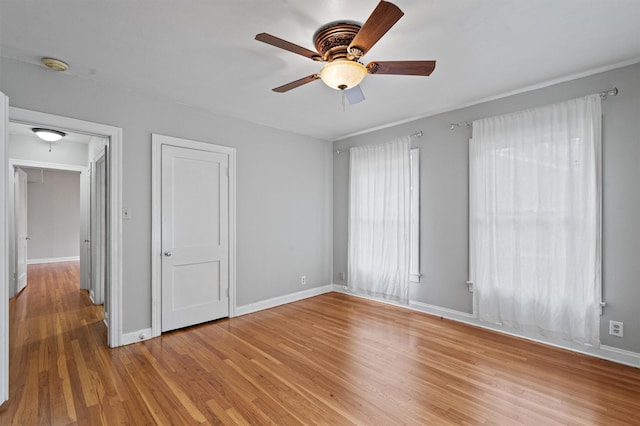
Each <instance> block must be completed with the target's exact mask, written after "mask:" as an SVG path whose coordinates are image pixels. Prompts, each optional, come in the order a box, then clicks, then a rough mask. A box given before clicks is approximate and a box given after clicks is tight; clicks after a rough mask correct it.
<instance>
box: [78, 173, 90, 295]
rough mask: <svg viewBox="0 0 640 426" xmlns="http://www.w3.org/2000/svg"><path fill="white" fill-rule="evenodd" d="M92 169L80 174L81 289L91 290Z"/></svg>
mask: <svg viewBox="0 0 640 426" xmlns="http://www.w3.org/2000/svg"><path fill="white" fill-rule="evenodd" d="M90 200H91V168H87V169H86V170H84V171H82V172H81V173H80V289H81V290H89V289H90V288H91V229H90V223H91V221H90V218H89V215H90V210H91V209H90V207H89V202H90Z"/></svg>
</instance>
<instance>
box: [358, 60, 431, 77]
mask: <svg viewBox="0 0 640 426" xmlns="http://www.w3.org/2000/svg"><path fill="white" fill-rule="evenodd" d="M435 68H436V61H383V62H369V63H368V64H367V71H368V72H369V74H397V75H425V76H427V75H431V73H432V72H433V70H434V69H435Z"/></svg>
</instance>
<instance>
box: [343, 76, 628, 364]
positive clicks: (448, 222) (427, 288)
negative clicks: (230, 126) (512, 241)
mask: <svg viewBox="0 0 640 426" xmlns="http://www.w3.org/2000/svg"><path fill="white" fill-rule="evenodd" d="M613 87H617V88H618V89H619V90H620V94H619V95H618V96H617V97H613V98H609V99H608V100H606V101H605V102H604V103H603V279H602V282H603V289H604V290H603V291H604V300H605V301H606V302H607V307H606V308H605V310H604V315H603V316H602V318H601V320H602V322H601V331H600V333H601V341H602V343H603V344H604V345H608V346H613V347H616V348H621V349H625V350H630V351H633V352H640V313H639V311H638V309H637V304H638V303H640V223H639V220H640V189H639V187H638V185H639V184H640V64H635V65H632V66H628V67H624V68H620V69H617V70H612V71H608V72H604V73H601V74H597V75H593V76H590V77H585V78H581V79H577V80H573V81H569V82H565V83H561V84H557V85H554V86H550V87H546V88H542V89H539V90H535V91H531V92H527V93H522V94H519V95H515V96H510V97H508V98H504V99H500V100H496V101H491V102H486V103H482V104H479V105H475V106H472V107H468V108H463V109H459V110H456V111H451V112H448V113H445V114H440V115H436V116H432V117H429V118H425V119H421V120H417V121H413V122H410V123H406V124H403V125H399V126H395V127H391V128H387V129H384V130H380V131H377V132H373V133H370V134H366V135H360V136H356V137H352V138H349V139H345V140H342V141H338V142H335V143H334V149H344V148H347V147H351V146H357V145H363V144H375V143H383V142H387V141H389V140H391V139H394V138H396V137H399V136H403V135H407V134H410V133H413V132H415V131H418V130H422V131H423V132H424V136H423V137H422V138H414V140H413V142H412V146H413V147H419V148H420V166H421V167H420V174H421V176H420V177H421V182H420V184H421V194H420V196H421V201H420V202H421V217H420V225H421V232H420V241H421V253H420V265H421V272H422V274H423V277H422V282H421V283H419V284H412V285H411V292H410V297H411V299H412V300H415V301H419V302H422V303H426V304H430V305H435V306H439V307H443V308H448V309H454V310H457V311H462V312H467V313H472V295H471V294H470V293H469V292H468V291H467V287H466V284H465V281H466V280H467V272H468V237H469V236H468V196H469V192H468V178H469V174H468V140H469V138H470V137H471V129H469V128H466V127H460V128H457V129H455V130H450V129H449V123H456V122H462V121H469V120H474V119H478V118H484V117H490V116H494V115H498V114H503V113H508V112H513V111H518V110H522V109H526V108H533V107H537V106H542V105H547V104H551V103H554V102H559V101H563V100H567V99H572V98H577V97H580V96H585V95H588V94H591V93H596V92H600V91H603V90H607V89H611V88H613ZM333 189H334V199H333V203H334V205H333V223H334V228H333V229H334V246H333V250H334V252H333V253H334V258H333V262H334V270H333V274H334V275H333V282H334V283H340V281H339V279H338V273H339V272H346V270H347V254H346V253H347V251H346V250H347V189H348V153H342V154H340V155H337V154H335V153H334V180H333ZM609 320H617V321H623V322H624V325H625V328H624V337H623V338H619V337H613V336H609V333H608V324H609Z"/></svg>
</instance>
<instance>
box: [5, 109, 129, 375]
mask: <svg viewBox="0 0 640 426" xmlns="http://www.w3.org/2000/svg"><path fill="white" fill-rule="evenodd" d="M9 121H12V122H16V123H22V124H27V125H32V126H39V127H53V128H56V129H61V130H67V131H69V132H73V133H82V134H85V135H91V136H99V137H103V138H109V147H110V157H111V161H110V162H109V173H110V175H111V186H110V188H109V191H110V193H109V200H110V210H109V212H110V215H109V217H110V219H109V220H110V223H109V229H110V236H109V238H110V240H109V242H110V244H109V250H110V251H109V257H110V264H109V268H110V270H109V276H110V277H111V282H110V291H109V300H107V301H106V303H108V304H109V329H108V333H107V336H108V344H109V346H110V347H112V348H113V347H116V346H121V345H122V342H123V336H122V334H123V333H122V223H121V218H120V212H121V211H122V129H121V128H119V127H113V126H107V125H104V124H98V123H92V122H89V121H83V120H77V119H74V118H69V117H63V116H59V115H53V114H46V113H42V112H36V111H31V110H26V109H22V108H15V107H9ZM3 145H4V146H2V147H0V151H1V152H2V153H3V154H4V157H3V158H2V159H1V160H2V161H1V164H2V165H1V166H0V167H2V171H1V172H2V178H3V180H4V185H3V188H2V191H0V205H4V206H5V211H3V212H2V215H4V216H5V217H6V205H7V202H6V201H7V200H6V182H7V175H8V171H9V170H11V171H12V169H9V167H8V166H9V165H8V162H7V160H6V152H7V145H8V141H6V140H5V141H4V142H3ZM4 223H5V227H4V232H5V241H4V244H3V249H4V250H5V252H4V253H2V252H0V255H3V256H2V258H3V259H4V260H3V262H4V264H3V266H4V271H3V275H4V277H3V280H2V281H0V282H2V284H0V285H1V287H2V288H0V292H1V293H2V294H5V293H6V292H7V290H8V288H6V287H7V284H8V282H9V280H8V278H9V276H8V268H7V267H6V258H7V256H6V253H7V249H8V247H7V241H6V235H7V234H6V229H7V222H6V219H5V220H4ZM0 303H1V304H2V305H3V306H2V309H7V306H5V305H8V300H0ZM3 322H4V321H3ZM3 331H4V330H3ZM6 333H7V334H8V328H7V331H6ZM3 337H4V336H3ZM0 361H2V360H1V359H0ZM7 363H8V360H7Z"/></svg>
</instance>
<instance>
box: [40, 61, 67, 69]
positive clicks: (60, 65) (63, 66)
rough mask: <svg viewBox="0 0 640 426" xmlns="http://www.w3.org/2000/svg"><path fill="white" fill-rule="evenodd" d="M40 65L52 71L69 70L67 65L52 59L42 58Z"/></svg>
mask: <svg viewBox="0 0 640 426" xmlns="http://www.w3.org/2000/svg"><path fill="white" fill-rule="evenodd" d="M42 63H43V64H44V66H45V67H47V68H49V69H51V70H54V71H66V70H68V69H69V64H67V63H66V62H63V61H61V60H59V59H54V58H42Z"/></svg>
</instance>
